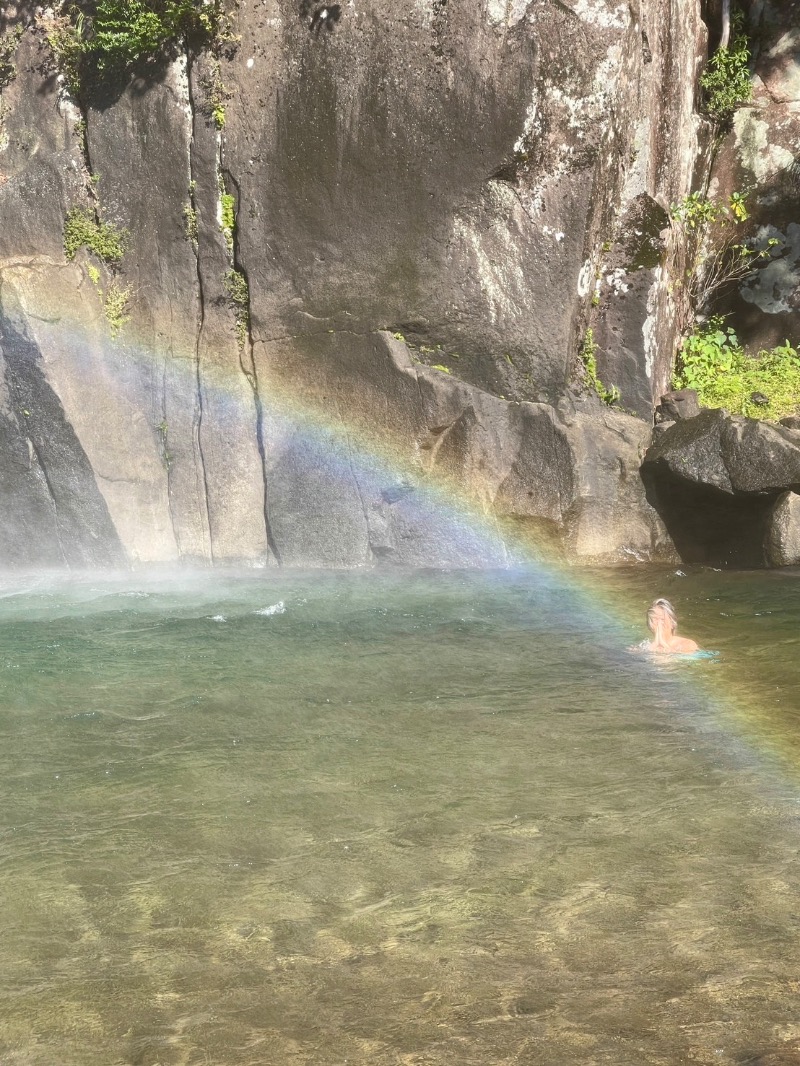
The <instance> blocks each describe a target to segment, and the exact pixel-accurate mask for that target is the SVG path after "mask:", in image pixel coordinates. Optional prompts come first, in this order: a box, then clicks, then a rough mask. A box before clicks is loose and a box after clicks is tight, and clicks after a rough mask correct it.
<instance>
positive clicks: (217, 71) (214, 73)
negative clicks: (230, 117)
mask: <svg viewBox="0 0 800 1066" xmlns="http://www.w3.org/2000/svg"><path fill="white" fill-rule="evenodd" d="M200 84H201V86H202V89H203V92H204V94H205V104H204V106H203V111H204V113H205V114H206V115H207V116H208V117H209V118H210V119H212V120H213V122H214V125H215V126H216V127H217V129H218V130H221V129H223V127H224V126H225V103H226V101H228V100H230V98H231V96H232V95H233V93H232V92H231V91H230V89H228V87H227V86H226V85H225V84H224V83H223V81H222V69H221V67H220V63H219V59H216V58H214V59H212V60H211V62H210V66H209V70H208V72H207V73H206V74H204V75H203V77H202V78H201V80H200Z"/></svg>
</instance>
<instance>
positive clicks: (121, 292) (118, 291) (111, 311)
mask: <svg viewBox="0 0 800 1066" xmlns="http://www.w3.org/2000/svg"><path fill="white" fill-rule="evenodd" d="M130 299H131V290H130V289H123V288H122V287H121V286H120V285H119V284H118V283H117V282H116V281H112V282H111V283H110V284H109V286H108V288H107V289H106V291H105V295H104V297H103V314H104V315H105V316H106V321H107V322H108V324H109V326H110V328H111V336H112V337H117V336H119V333H120V331H121V329H122V327H123V326H124V325H125V323H126V322H130V318H131V316H130V315H129V314H128V310H129V308H130Z"/></svg>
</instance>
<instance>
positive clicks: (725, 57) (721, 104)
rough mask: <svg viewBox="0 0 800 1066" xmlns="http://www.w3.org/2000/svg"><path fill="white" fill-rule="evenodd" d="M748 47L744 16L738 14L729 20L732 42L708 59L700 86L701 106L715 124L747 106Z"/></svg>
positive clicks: (750, 91)
mask: <svg viewBox="0 0 800 1066" xmlns="http://www.w3.org/2000/svg"><path fill="white" fill-rule="evenodd" d="M749 62H750V47H749V44H748V41H747V35H746V34H745V32H744V15H743V14H742V13H741V12H740V11H738V12H736V14H735V15H734V17H733V20H732V40H731V43H730V44H729V45H728V47H727V48H718V49H717V50H716V52H715V53H714V54H713V56H712V57H711V58H710V59H709V61H708V65H707V66H706V69H705V73H704V74H703V75H702V77H701V78H700V84H701V86H702V87H703V90H704V93H705V101H704V106H705V110H706V111H707V113H708V114H709V115H710V116H711V118H713V119H714V121H715V122H718V123H720V124H721V125H725V124H727V123H729V122H730V120H731V119H732V118H733V114H734V112H735V111H736V109H737V107H739V106H740V105H741V104H744V103H747V101H748V100H749V99H750V97H751V95H752V92H753V86H752V81H751V78H750V70H749V67H748V64H749Z"/></svg>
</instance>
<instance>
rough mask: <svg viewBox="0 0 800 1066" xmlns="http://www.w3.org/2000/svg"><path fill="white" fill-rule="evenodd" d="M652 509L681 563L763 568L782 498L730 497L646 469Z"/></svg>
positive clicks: (644, 471) (648, 493) (769, 495)
mask: <svg viewBox="0 0 800 1066" xmlns="http://www.w3.org/2000/svg"><path fill="white" fill-rule="evenodd" d="M641 476H642V481H643V482H644V487H645V494H646V497H647V501H648V503H649V504H650V505H651V506H652V507H653V508H655V510H656V511H657V512H658V514H659V516H660V518H661V520H662V521H663V523H664V525H665V526H666V527H667V532H668V533H669V535H670V537H671V538H672V542H673V544H674V545H675V550H676V551H677V552H678V555H679V556H680V560H681V562H682V563H686V564H689V565H697V566H716V567H720V568H726V567H744V568H760V567H763V566H764V565H765V560H764V538H765V536H766V533H767V528H768V520H769V514H770V511H771V509H772V507H773V506H774V504H775V500H776V498H777V493H774V494H767V495H758V496H756V495H753V496H731V495H729V494H728V493H726V492H721V491H720V490H718V489H714V488H711V487H709V486H698V485H693V484H691V483H690V482H688V481H683V480H682V479H680V478H676V477H672V476H670V475H666V474H663V473H661V474H657V473H656V472H654V471H653V470H652V469H649V468H647V467H644V468H643V469H642V472H641Z"/></svg>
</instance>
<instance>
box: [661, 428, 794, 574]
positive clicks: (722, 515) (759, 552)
mask: <svg viewBox="0 0 800 1066" xmlns="http://www.w3.org/2000/svg"><path fill="white" fill-rule="evenodd" d="M642 476H643V478H644V481H645V483H646V485H647V488H648V498H649V499H650V501H651V503H653V505H654V506H655V507H656V508H657V510H658V511H659V513H660V514H661V516H662V518H663V519H664V521H665V523H666V526H667V529H668V530H669V532H670V535H671V536H672V538H673V541H674V542H675V545H676V547H677V549H678V551H679V552H680V554H681V557H682V558H683V559H684V560H685V561H687V562H708V563H714V564H737V565H748V566H760V565H763V563H764V561H765V559H764V544H765V538H767V539H768V529H770V528H771V527H772V525H773V524H774V522H773V518H772V517H771V515H772V510H773V507H774V505H775V501H776V499H777V498H778V497H779V496H782V495H783V494H786V493H787V492H788V493H790V494H792V493H794V492H800V431H798V430H793V429H790V428H788V427H786V426H782V425H776V424H774V423H771V422H760V421H758V420H756V419H752V418H744V417H741V416H733V415H729V414H728V413H727V412H726V411H722V410H713V411H708V410H707V411H702V412H701V413H700V414H699V415H698V416H696V417H695V418H692V419H689V420H685V421H680V422H676V423H675V424H674V425H672V426H671V427H670V428H668V429H667V430H666V431H665V432H663V433H661V434H660V435H658V436H657V437H656V438H655V439H654V442H653V444H652V446H651V447H650V448H649V450H648V451H647V454H646V455H645V458H644V462H643V464H642ZM781 513H782V512H781ZM770 543H771V542H770ZM781 551H782V549H778V548H775V549H774V550H773V549H769V551H768V552H767V556H768V560H767V561H769V562H770V563H772V564H773V565H774V564H775V560H776V559H778V558H779V557H780V555H781Z"/></svg>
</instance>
